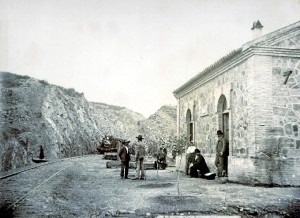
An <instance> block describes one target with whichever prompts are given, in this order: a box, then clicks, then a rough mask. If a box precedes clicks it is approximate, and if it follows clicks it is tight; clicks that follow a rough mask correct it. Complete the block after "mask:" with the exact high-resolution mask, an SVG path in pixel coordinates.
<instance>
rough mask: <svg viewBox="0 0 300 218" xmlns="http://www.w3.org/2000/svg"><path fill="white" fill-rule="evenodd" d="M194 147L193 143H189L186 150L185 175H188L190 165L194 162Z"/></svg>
mask: <svg viewBox="0 0 300 218" xmlns="http://www.w3.org/2000/svg"><path fill="white" fill-rule="evenodd" d="M195 150H196V146H195V145H194V143H193V141H190V142H189V147H188V148H187V150H186V163H185V174H186V175H189V169H190V164H191V163H193V161H194V160H195Z"/></svg>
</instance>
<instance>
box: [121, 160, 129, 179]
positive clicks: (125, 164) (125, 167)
mask: <svg viewBox="0 0 300 218" xmlns="http://www.w3.org/2000/svg"><path fill="white" fill-rule="evenodd" d="M128 169H129V161H121V177H124V173H125V178H127V177H128Z"/></svg>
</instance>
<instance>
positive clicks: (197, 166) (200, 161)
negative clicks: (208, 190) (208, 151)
mask: <svg viewBox="0 0 300 218" xmlns="http://www.w3.org/2000/svg"><path fill="white" fill-rule="evenodd" d="M198 171H199V175H200V177H201V178H204V177H205V174H206V173H209V172H210V171H209V169H208V167H207V165H206V162H205V159H204V157H203V156H202V155H201V152H200V150H199V149H195V160H194V161H193V166H191V168H190V176H191V177H196V178H197V177H198Z"/></svg>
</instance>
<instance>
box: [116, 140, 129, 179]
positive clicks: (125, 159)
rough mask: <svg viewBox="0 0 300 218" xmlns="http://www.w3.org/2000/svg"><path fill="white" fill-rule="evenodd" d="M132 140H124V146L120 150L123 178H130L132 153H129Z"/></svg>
mask: <svg viewBox="0 0 300 218" xmlns="http://www.w3.org/2000/svg"><path fill="white" fill-rule="evenodd" d="M129 142H130V141H127V140H124V141H123V142H122V144H123V146H122V147H121V148H120V150H119V153H118V155H119V157H120V160H121V179H124V174H125V179H128V169H129V161H130V153H129V148H128V145H129Z"/></svg>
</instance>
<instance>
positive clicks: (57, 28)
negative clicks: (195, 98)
mask: <svg viewBox="0 0 300 218" xmlns="http://www.w3.org/2000/svg"><path fill="white" fill-rule="evenodd" d="M256 20H260V21H261V23H262V25H263V26H264V28H263V33H264V34H266V33H269V32H272V31H275V30H277V29H279V28H282V27H284V26H287V25H289V24H292V23H295V22H297V21H299V20H300V0H182V1H179V0H0V49H1V50H0V71H9V72H12V73H16V74H20V75H29V76H31V77H34V78H37V79H42V80H46V81H48V82H49V83H51V84H55V85H59V86H63V87H65V88H74V89H75V90H76V91H78V92H83V93H84V95H85V97H86V98H87V100H89V101H94V102H103V103H107V104H113V105H118V106H125V107H127V108H129V109H131V110H134V111H136V112H139V113H142V114H144V115H145V116H146V117H148V116H149V115H150V114H153V113H155V112H156V111H157V110H158V109H159V108H160V107H161V106H162V105H165V104H171V105H176V99H175V97H174V96H173V94H172V92H173V91H174V90H175V89H177V88H178V87H179V86H181V85H182V84H183V83H185V82H186V81H187V80H189V79H190V78H192V77H193V76H195V75H196V74H198V73H199V72H201V70H203V69H204V68H206V67H208V66H209V65H211V64H213V63H214V62H215V61H217V60H218V59H219V58H221V57H222V56H224V55H226V54H227V53H229V52H230V51H232V50H234V49H237V48H239V47H241V46H242V45H243V44H245V43H246V42H248V41H250V40H252V33H251V30H250V29H251V27H252V23H253V22H254V21H256Z"/></svg>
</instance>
